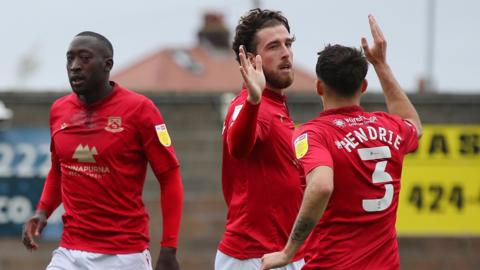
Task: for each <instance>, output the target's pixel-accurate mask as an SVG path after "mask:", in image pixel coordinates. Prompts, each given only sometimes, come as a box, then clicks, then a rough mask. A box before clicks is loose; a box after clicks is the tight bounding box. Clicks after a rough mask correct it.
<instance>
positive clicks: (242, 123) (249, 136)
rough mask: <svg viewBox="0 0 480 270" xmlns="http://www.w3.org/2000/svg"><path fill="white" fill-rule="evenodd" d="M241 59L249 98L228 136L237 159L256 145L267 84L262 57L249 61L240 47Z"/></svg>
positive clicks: (230, 150)
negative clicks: (260, 111) (261, 102)
mask: <svg viewBox="0 0 480 270" xmlns="http://www.w3.org/2000/svg"><path fill="white" fill-rule="evenodd" d="M239 58H240V73H241V74H242V77H243V80H244V81H245V85H246V87H247V91H248V97H247V100H246V101H245V103H244V104H243V107H242V110H241V111H240V113H239V114H238V117H237V119H236V121H235V122H234V123H233V125H232V127H231V128H230V129H229V131H228V134H227V141H228V146H229V148H228V150H229V152H230V153H231V154H232V155H233V156H234V157H237V158H241V157H245V156H247V155H248V154H249V153H250V152H251V151H252V149H253V146H254V145H255V141H256V139H257V134H256V130H257V116H258V110H259V107H260V101H261V99H262V92H263V89H264V88H265V84H266V82H265V75H264V74H263V69H262V58H261V57H260V55H257V56H256V57H255V62H254V63H252V62H253V57H250V58H249V59H247V56H246V53H245V49H244V47H243V46H240V53H239Z"/></svg>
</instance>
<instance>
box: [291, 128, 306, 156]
mask: <svg viewBox="0 0 480 270" xmlns="http://www.w3.org/2000/svg"><path fill="white" fill-rule="evenodd" d="M293 145H294V146H295V156H296V157H297V158H298V159H301V158H302V157H303V156H305V154H306V153H307V152H308V136H307V133H304V134H302V135H300V136H298V137H297V138H296V139H295V141H294V142H293Z"/></svg>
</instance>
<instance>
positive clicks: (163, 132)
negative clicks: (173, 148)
mask: <svg viewBox="0 0 480 270" xmlns="http://www.w3.org/2000/svg"><path fill="white" fill-rule="evenodd" d="M155 130H156V131H157V137H158V140H159V141H160V143H161V144H162V145H163V146H165V147H168V146H170V145H172V140H171V139H170V135H168V131H167V126H166V125H165V124H161V125H156V126H155Z"/></svg>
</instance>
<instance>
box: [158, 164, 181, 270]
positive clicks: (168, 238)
mask: <svg viewBox="0 0 480 270" xmlns="http://www.w3.org/2000/svg"><path fill="white" fill-rule="evenodd" d="M157 179H159V182H160V187H161V208H162V217H163V224H162V225H163V235H162V241H161V243H160V245H161V248H160V254H159V255H158V261H157V265H156V268H155V269H156V270H163V269H165V270H167V269H168V270H178V269H180V267H179V265H178V261H177V259H176V252H177V239H178V232H179V230H180V221H181V216H182V204H183V186H182V181H181V176H180V169H179V167H176V168H174V169H171V170H169V171H166V172H164V173H162V174H161V175H159V176H157Z"/></svg>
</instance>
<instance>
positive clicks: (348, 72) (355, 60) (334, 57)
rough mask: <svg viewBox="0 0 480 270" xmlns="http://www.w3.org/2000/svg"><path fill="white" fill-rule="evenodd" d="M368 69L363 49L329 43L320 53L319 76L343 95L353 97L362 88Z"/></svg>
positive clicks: (317, 68) (317, 67) (318, 61)
mask: <svg viewBox="0 0 480 270" xmlns="http://www.w3.org/2000/svg"><path fill="white" fill-rule="evenodd" d="M367 71H368V62H367V59H366V58H365V56H364V54H363V52H362V50H361V49H360V50H359V49H356V48H354V47H346V46H342V45H330V44H328V45H327V46H326V47H325V48H324V49H323V50H322V51H321V52H319V53H318V60H317V66H316V73H317V78H318V79H319V80H321V81H323V82H324V83H325V84H326V85H327V86H329V87H330V88H332V90H333V91H335V93H337V94H338V95H340V96H343V97H352V96H353V95H354V94H355V93H356V92H357V90H359V89H360V86H361V85H362V82H363V80H364V79H365V76H366V75H367Z"/></svg>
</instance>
